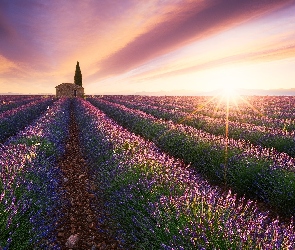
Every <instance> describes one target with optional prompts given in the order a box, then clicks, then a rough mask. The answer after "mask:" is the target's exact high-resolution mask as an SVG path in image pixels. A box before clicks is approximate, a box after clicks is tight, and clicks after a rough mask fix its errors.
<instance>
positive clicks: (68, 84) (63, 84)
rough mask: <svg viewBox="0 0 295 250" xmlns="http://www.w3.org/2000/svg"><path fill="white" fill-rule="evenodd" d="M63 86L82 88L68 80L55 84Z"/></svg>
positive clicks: (58, 86)
mask: <svg viewBox="0 0 295 250" xmlns="http://www.w3.org/2000/svg"><path fill="white" fill-rule="evenodd" d="M63 86H70V87H74V88H75V89H84V88H83V87H82V86H79V85H76V84H74V83H69V82H64V83H61V84H59V85H57V86H56V87H55V88H60V87H63Z"/></svg>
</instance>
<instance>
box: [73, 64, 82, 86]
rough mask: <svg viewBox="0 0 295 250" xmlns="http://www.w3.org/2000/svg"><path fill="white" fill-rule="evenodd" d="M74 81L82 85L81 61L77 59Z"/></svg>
mask: <svg viewBox="0 0 295 250" xmlns="http://www.w3.org/2000/svg"><path fill="white" fill-rule="evenodd" d="M74 83H75V84H76V85H79V86H81V87H82V74H81V69H80V66H79V62H78V61H77V65H76V71H75V76H74Z"/></svg>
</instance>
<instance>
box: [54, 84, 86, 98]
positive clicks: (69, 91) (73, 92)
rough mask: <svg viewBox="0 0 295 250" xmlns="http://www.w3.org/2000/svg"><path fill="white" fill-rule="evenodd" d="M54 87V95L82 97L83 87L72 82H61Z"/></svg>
mask: <svg viewBox="0 0 295 250" xmlns="http://www.w3.org/2000/svg"><path fill="white" fill-rule="evenodd" d="M55 88H56V97H84V88H83V87H82V86H79V85H76V84H74V83H62V84H59V85H57V86H56V87H55Z"/></svg>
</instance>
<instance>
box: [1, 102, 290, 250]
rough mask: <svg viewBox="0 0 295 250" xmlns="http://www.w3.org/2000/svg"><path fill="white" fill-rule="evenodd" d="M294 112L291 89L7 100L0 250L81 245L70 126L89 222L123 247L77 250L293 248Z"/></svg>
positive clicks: (96, 244) (101, 241) (96, 245)
mask: <svg viewBox="0 0 295 250" xmlns="http://www.w3.org/2000/svg"><path fill="white" fill-rule="evenodd" d="M294 111H295V97H293V96H292V97H291V96H281V97H275V96H249V97H243V99H239V100H234V99H231V98H229V97H227V98H223V99H220V98H214V97H201V96H200V97H170V96H165V97H163V96H162V97H148V96H89V97H86V98H84V99H82V98H59V99H57V98H55V97H53V96H46V97H45V96H0V118H1V119H0V143H1V144H0V176H1V180H0V249H2V250H4V249H71V247H70V245H69V243H68V241H66V240H67V239H69V238H71V236H72V235H75V233H76V231H75V230H76V227H75V225H74V226H72V228H71V229H69V230H68V231H67V230H64V228H67V225H66V222H65V221H64V220H63V217H65V213H67V210H70V209H71V207H73V206H74V202H73V200H72V199H71V198H72V197H71V195H69V194H68V191H67V190H66V189H64V188H63V187H64V185H65V182H70V181H71V180H68V177H67V176H65V172H64V171H63V169H61V168H60V164H59V162H60V160H61V159H62V158H63V157H64V155H65V154H66V152H68V151H67V150H68V148H69V144H70V143H71V141H69V138H72V137H70V136H71V135H72V133H77V134H76V136H77V137H78V138H79V143H78V144H77V145H79V146H78V147H79V148H78V150H80V151H81V153H82V154H83V162H84V159H85V162H84V163H83V164H85V165H87V173H86V174H85V175H87V176H88V177H87V178H86V180H85V183H86V184H85V185H86V186H87V185H88V183H91V185H90V184H89V185H88V186H89V193H90V196H89V197H91V199H87V202H90V203H91V204H90V206H89V209H90V208H91V210H92V212H91V215H93V214H97V215H98V216H97V217H96V218H94V219H93V220H92V221H91V223H90V221H89V222H87V220H85V223H90V224H91V226H89V227H90V228H91V230H92V231H91V232H93V231H96V232H98V233H103V234H104V235H109V237H110V238H112V239H115V240H116V242H117V243H116V244H115V243H113V242H114V241H112V242H111V241H110V240H109V241H107V240H106V238H103V237H101V238H95V239H92V241H91V242H90V240H89V239H86V237H87V236H85V238H83V237H84V236H83V234H81V233H80V234H79V233H78V234H77V235H78V236H79V237H80V241H79V243H77V244H80V245H77V246H76V248H77V249H167V250H168V249H169V250H172V249H175V250H176V249H295V231H294V226H293V216H294V215H295V171H294V170H295V137H294V131H295V112H294ZM73 123H74V124H75V126H76V127H77V130H75V131H74V132H73V130H71V129H70V127H71V126H73ZM67 167H68V168H69V170H70V168H71V163H69V164H68V166H67ZM83 176H84V174H81V173H79V175H78V176H77V177H76V178H77V179H83ZM88 186H87V188H88ZM79 188H80V187H79V185H76V186H74V189H75V191H77V192H79ZM87 192H88V191H87ZM64 223H65V224H64ZM61 228H62V230H61ZM69 228H70V226H69ZM87 228H88V225H87ZM77 230H78V229H77ZM83 230H84V229H83ZM87 230H88V229H87ZM89 230H90V229H89ZM87 232H88V231H87ZM85 235H87V233H86V234H85ZM78 236H77V237H78ZM86 242H90V244H89V245H87V244H86ZM108 242H109V244H108ZM84 245H85V246H86V245H87V247H83V248H82V247H81V246H84ZM74 248H75V247H74Z"/></svg>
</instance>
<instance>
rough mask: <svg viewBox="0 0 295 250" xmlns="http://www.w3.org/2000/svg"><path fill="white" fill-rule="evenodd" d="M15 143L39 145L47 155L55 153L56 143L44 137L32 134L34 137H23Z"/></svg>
mask: <svg viewBox="0 0 295 250" xmlns="http://www.w3.org/2000/svg"><path fill="white" fill-rule="evenodd" d="M13 144H25V145H27V146H33V145H34V146H37V147H38V149H39V150H40V151H41V152H43V153H44V154H45V156H46V157H48V156H50V155H53V154H55V153H56V152H55V149H54V148H55V147H54V144H53V143H52V142H50V141H48V140H46V139H44V138H42V137H39V136H32V137H22V138H20V139H18V140H17V141H14V142H13Z"/></svg>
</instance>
